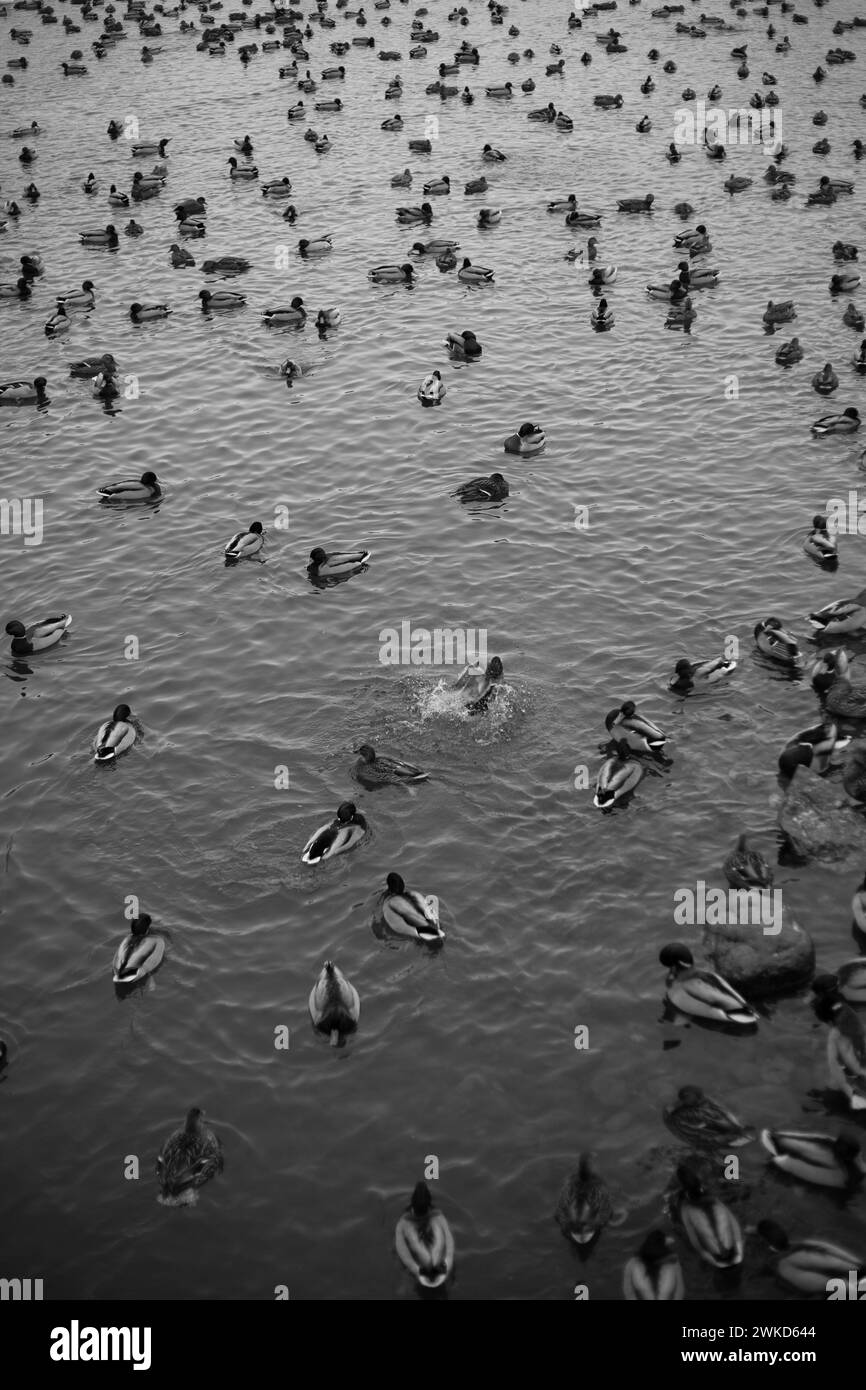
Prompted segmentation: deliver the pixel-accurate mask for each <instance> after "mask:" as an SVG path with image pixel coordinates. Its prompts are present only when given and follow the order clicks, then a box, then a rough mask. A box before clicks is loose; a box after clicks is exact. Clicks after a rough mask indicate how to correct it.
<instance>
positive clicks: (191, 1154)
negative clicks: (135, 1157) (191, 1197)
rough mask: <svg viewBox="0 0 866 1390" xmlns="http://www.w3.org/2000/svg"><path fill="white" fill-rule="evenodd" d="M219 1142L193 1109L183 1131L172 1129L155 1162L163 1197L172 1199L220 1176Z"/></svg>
mask: <svg viewBox="0 0 866 1390" xmlns="http://www.w3.org/2000/svg"><path fill="white" fill-rule="evenodd" d="M222 1167H223V1156H222V1149H221V1146H220V1141H219V1139H218V1138H217V1137H216V1135H215V1134H214V1132H213V1130H212V1129H210V1128H209V1126H208V1125H206V1124H205V1123H204V1122H203V1112H202V1111H201V1110H200V1109H199V1108H198V1106H194V1107H193V1109H192V1110H190V1111H189V1113H188V1114H187V1117H186V1124H185V1125H184V1127H183V1129H176V1130H175V1132H174V1134H172V1135H171V1136H170V1137H169V1138H168V1139H166V1141H165V1143H164V1144H163V1146H162V1152H161V1153H160V1155H159V1158H158V1159H157V1160H156V1174H157V1177H158V1178H159V1182H160V1186H161V1187H162V1191H163V1195H164V1196H166V1197H176V1196H178V1195H179V1194H180V1193H181V1192H184V1191H186V1190H187V1189H188V1188H193V1187H202V1186H203V1185H204V1183H206V1182H207V1181H208V1180H209V1179H210V1178H212V1177H213V1176H214V1175H215V1174H216V1173H220V1172H222Z"/></svg>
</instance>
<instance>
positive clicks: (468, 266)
mask: <svg viewBox="0 0 866 1390" xmlns="http://www.w3.org/2000/svg"><path fill="white" fill-rule="evenodd" d="M457 279H458V280H462V282H463V283H464V284H465V285H489V284H492V282H493V271H492V270H489V269H488V267H487V266H484V265H473V264H472V262H471V261H470V260H469V257H468V256H465V257H464V258H463V264H462V266H461V267H460V269H459V270H458V272H457Z"/></svg>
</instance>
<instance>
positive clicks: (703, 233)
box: [673, 203, 709, 251]
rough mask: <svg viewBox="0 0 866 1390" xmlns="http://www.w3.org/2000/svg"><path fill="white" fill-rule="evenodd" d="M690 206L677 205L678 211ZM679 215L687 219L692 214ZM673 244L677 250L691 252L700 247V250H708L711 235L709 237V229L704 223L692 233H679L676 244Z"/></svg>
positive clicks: (683, 213) (675, 239)
mask: <svg viewBox="0 0 866 1390" xmlns="http://www.w3.org/2000/svg"><path fill="white" fill-rule="evenodd" d="M688 206H689V205H688V203H682V204H679V203H678V204H677V210H678V209H679V208H686V207H688ZM679 215H680V216H681V217H687V216H690V215H691V213H690V212H689V213H686V212H680V214H679ZM673 244H674V246H675V247H676V249H677V250H686V251H691V250H692V249H693V248H697V247H700V248H703V249H708V248H709V235H708V233H707V229H706V227H705V226H704V224H703V222H701V223H699V224H698V226H697V227H695V229H694V231H691V232H677V234H676V236H675V237H674V242H673Z"/></svg>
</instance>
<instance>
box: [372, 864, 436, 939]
mask: <svg viewBox="0 0 866 1390" xmlns="http://www.w3.org/2000/svg"><path fill="white" fill-rule="evenodd" d="M381 912H382V919H383V921H384V922H385V925H386V926H387V927H389V928H390V930H391V931H392V932H394V933H395V934H396V935H397V936H409V937H412V938H413V939H414V940H417V941H427V942H435V941H444V940H445V931H444V929H443V927H442V924H441V923H440V921H439V899H438V898H437V897H436V895H435V894H428V895H425V894H423V893H421V892H419V891H418V889H416V888H407V887H406V884H405V883H404V881H403V879H402V878H401V876H400V874H396V873H390V874H388V877H387V879H386V890H385V892H384V893H383V894H382V898H381Z"/></svg>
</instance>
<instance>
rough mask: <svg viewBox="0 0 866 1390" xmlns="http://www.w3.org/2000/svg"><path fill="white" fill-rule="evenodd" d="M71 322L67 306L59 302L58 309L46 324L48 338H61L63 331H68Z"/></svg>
mask: <svg viewBox="0 0 866 1390" xmlns="http://www.w3.org/2000/svg"><path fill="white" fill-rule="evenodd" d="M70 327H71V324H70V322H69V317H68V315H67V313H66V310H65V308H64V307H63V305H62V304H58V306H57V310H56V312H55V313H53V314H52V315H51V317H50V319H48V321H47V322H46V324H45V336H46V338H59V337H60V335H61V333H68V332H69V329H70Z"/></svg>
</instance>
